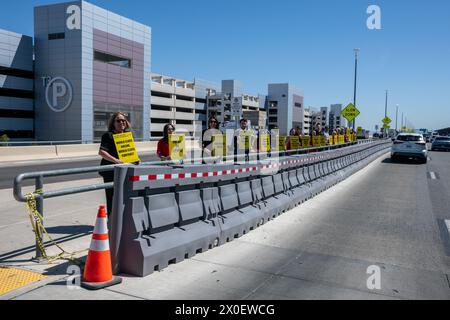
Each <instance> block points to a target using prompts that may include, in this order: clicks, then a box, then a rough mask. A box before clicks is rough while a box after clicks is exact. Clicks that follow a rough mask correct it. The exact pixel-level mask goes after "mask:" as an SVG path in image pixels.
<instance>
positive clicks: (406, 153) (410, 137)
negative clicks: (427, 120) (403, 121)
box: [391, 133, 428, 163]
mask: <svg viewBox="0 0 450 320" xmlns="http://www.w3.org/2000/svg"><path fill="white" fill-rule="evenodd" d="M400 158H408V159H410V158H413V159H417V160H419V161H420V162H421V163H427V159H428V150H427V143H426V142H425V139H424V138H423V136H422V135H421V134H419V133H399V134H398V135H397V137H396V138H395V140H394V142H393V144H392V148H391V160H392V161H393V162H395V161H397V159H400Z"/></svg>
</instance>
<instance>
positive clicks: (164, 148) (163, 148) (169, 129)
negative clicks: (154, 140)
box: [156, 123, 175, 161]
mask: <svg viewBox="0 0 450 320" xmlns="http://www.w3.org/2000/svg"><path fill="white" fill-rule="evenodd" d="M174 132H175V127H174V126H173V125H172V124H170V123H168V124H166V125H165V126H164V129H163V138H162V139H161V140H159V141H158V147H157V149H156V154H157V155H158V157H159V158H160V159H161V161H167V160H171V159H170V148H169V135H171V134H172V133H174Z"/></svg>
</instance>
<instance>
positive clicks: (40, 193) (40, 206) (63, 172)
mask: <svg viewBox="0 0 450 320" xmlns="http://www.w3.org/2000/svg"><path fill="white" fill-rule="evenodd" d="M371 141H373V140H370V139H365V140H357V141H356V142H350V143H344V144H338V145H328V146H323V147H312V148H305V149H296V150H288V151H272V152H268V153H265V152H264V153H263V152H259V153H258V152H254V153H248V154H237V155H229V156H225V157H207V158H194V159H188V160H187V161H186V160H178V161H152V162H144V163H141V165H164V166H173V165H182V164H189V163H205V161H210V160H211V161H217V160H219V161H226V160H233V159H235V160H237V161H242V160H244V161H246V160H248V159H249V158H254V157H256V160H259V159H260V156H264V157H267V156H269V158H270V157H272V156H289V155H293V154H307V153H312V152H322V151H328V150H334V149H339V148H344V147H347V146H351V145H359V144H366V143H369V142H371ZM118 166H123V165H122V164H120V165H108V166H95V167H86V168H73V169H60V170H50V171H39V172H29V173H22V174H20V175H18V176H17V177H15V179H14V187H13V193H14V198H15V199H16V200H17V201H19V202H27V197H26V196H25V195H24V194H23V192H22V188H23V186H22V182H23V181H24V180H32V179H34V180H35V187H34V192H33V193H32V195H33V196H34V198H35V199H36V209H37V210H38V211H39V213H40V214H41V215H42V217H44V199H50V198H56V197H61V196H65V195H70V194H78V193H84V192H90V191H96V190H102V189H111V188H113V186H114V183H113V182H109V183H100V184H94V185H86V186H81V187H72V188H64V189H59V190H53V191H45V190H44V178H46V177H56V176H67V175H75V174H80V173H91V172H106V171H112V170H114V168H115V167H118ZM36 236H37V237H38V238H39V239H42V234H40V235H36ZM41 257H42V252H41V251H40V249H39V247H38V244H37V241H36V258H37V259H39V258H41Z"/></svg>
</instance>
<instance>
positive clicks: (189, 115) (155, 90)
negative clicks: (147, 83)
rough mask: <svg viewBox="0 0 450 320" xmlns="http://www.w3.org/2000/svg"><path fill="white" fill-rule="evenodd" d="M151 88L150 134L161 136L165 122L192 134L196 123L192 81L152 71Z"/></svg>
mask: <svg viewBox="0 0 450 320" xmlns="http://www.w3.org/2000/svg"><path fill="white" fill-rule="evenodd" d="M151 89H152V90H151V102H152V107H151V114H150V115H151V118H150V122H151V128H152V131H151V136H152V137H155V138H157V137H162V136H163V128H164V125H165V124H167V123H171V124H173V125H174V126H175V128H176V129H177V130H180V129H182V130H183V131H184V132H189V135H191V136H192V135H194V132H195V131H196V125H198V123H196V116H195V114H196V108H195V85H194V82H191V81H187V80H182V79H177V78H173V77H170V76H164V75H161V74H156V73H153V74H152V83H151ZM200 130H201V123H200Z"/></svg>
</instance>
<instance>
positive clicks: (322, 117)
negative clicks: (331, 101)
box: [309, 107, 329, 130]
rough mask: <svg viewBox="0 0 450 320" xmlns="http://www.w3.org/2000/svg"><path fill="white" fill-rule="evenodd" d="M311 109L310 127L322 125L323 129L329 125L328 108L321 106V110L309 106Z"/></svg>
mask: <svg viewBox="0 0 450 320" xmlns="http://www.w3.org/2000/svg"><path fill="white" fill-rule="evenodd" d="M309 110H310V129H311V130H312V129H314V128H316V127H317V125H320V128H321V129H324V128H326V127H328V125H329V123H328V108H327V107H321V108H320V110H317V109H314V108H311V107H310V108H309Z"/></svg>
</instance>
